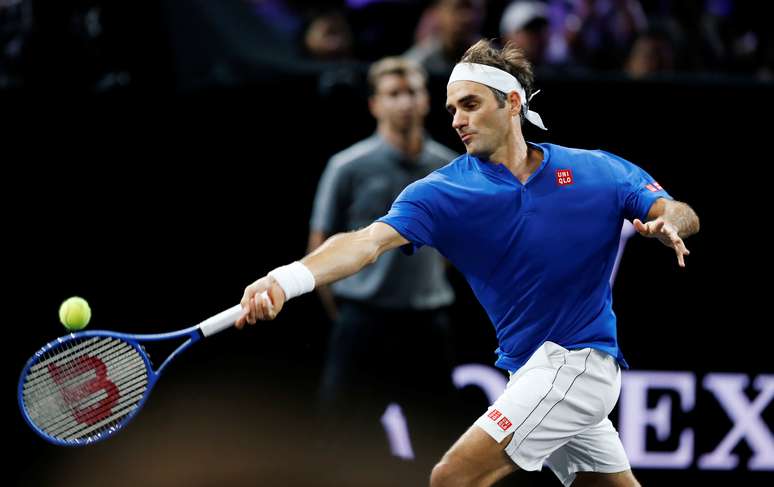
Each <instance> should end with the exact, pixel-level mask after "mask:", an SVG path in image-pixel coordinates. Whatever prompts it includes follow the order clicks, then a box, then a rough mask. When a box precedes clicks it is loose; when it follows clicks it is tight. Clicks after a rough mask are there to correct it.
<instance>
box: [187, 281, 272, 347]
mask: <svg viewBox="0 0 774 487" xmlns="http://www.w3.org/2000/svg"><path fill="white" fill-rule="evenodd" d="M261 298H263V299H264V300H266V301H268V302H269V305H271V300H270V299H269V294H268V293H267V292H266V291H264V292H262V293H261ZM244 313H245V311H244V309H243V308H242V305H241V304H237V305H236V306H232V307H230V308H229V309H227V310H226V311H221V312H220V313H218V314H216V315H215V316H212V317H210V318H207V319H206V320H204V321H202V322H201V323H199V329H200V330H201V331H202V335H204V336H205V337H209V336H212V335H214V334H216V333H218V332H221V331H223V330H225V329H226V328H231V327H232V326H234V322H235V321H236V320H238V319H239V317H240V316H242V315H243V314H244Z"/></svg>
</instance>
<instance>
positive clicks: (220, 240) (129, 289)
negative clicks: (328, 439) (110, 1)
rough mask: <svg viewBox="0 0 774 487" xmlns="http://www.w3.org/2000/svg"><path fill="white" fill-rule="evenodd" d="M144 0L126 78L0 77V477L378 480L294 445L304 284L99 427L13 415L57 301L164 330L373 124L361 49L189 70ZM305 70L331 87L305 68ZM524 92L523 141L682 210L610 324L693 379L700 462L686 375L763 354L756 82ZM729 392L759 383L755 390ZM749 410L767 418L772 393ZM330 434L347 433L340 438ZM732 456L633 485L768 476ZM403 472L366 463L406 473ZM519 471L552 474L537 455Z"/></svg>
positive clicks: (312, 333) (233, 271)
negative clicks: (278, 65)
mask: <svg viewBox="0 0 774 487" xmlns="http://www.w3.org/2000/svg"><path fill="white" fill-rule="evenodd" d="M157 8H158V7H157ZM156 13H158V15H157V16H155V17H154V16H148V17H144V18H145V20H146V21H147V23H145V24H144V25H145V28H146V29H145V30H143V31H141V30H137V31H134V33H135V34H136V35H138V36H139V39H140V40H139V41H138V43H136V44H135V46H134V47H133V48H132V50H131V54H130V55H126V56H124V57H123V58H119V59H122V60H124V61H127V60H128V62H129V64H128V65H131V63H132V62H135V63H136V64H135V66H142V69H135V70H134V71H133V73H134V78H133V79H134V80H135V81H134V83H133V84H132V85H130V86H128V87H119V88H117V89H113V90H108V91H106V92H99V91H94V90H90V89H88V90H87V89H82V88H83V86H85V85H84V84H82V83H79V82H75V81H73V82H72V83H71V84H69V85H68V83H69V82H68V79H69V78H68V75H67V74H68V72H69V71H68V70H65V71H57V73H59V74H58V75H57V76H55V78H56V79H52V78H49V77H47V75H46V72H47V69H52V73H53V68H50V66H51V63H48V64H45V66H46V69H43V68H41V69H36V70H34V71H33V72H35V73H36V74H35V76H33V77H35V78H36V79H37V80H39V81H40V83H37V84H36V83H32V82H31V83H27V84H25V85H23V86H18V87H12V88H7V89H4V90H2V91H0V114H1V115H0V118H1V119H2V121H1V122H0V145H1V146H2V152H0V158H1V160H2V162H3V165H2V167H3V177H2V186H3V192H2V194H3V196H2V198H3V208H4V211H3V214H4V220H5V221H7V222H9V223H10V225H6V226H5V231H4V232H3V241H4V248H5V251H4V254H5V258H4V260H3V270H4V272H3V276H4V277H5V281H6V286H8V289H9V290H10V292H9V293H7V294H6V297H5V301H6V303H5V309H10V310H11V316H10V317H9V321H8V322H7V323H6V330H7V333H6V341H5V347H6V350H7V351H6V353H5V356H6V357H5V360H6V366H5V367H3V370H4V371H5V372H4V377H5V381H4V384H5V386H4V389H5V390H6V391H7V393H6V395H5V400H4V405H5V406H6V408H7V411H8V416H7V421H6V422H5V424H6V435H7V436H6V438H8V439H9V440H10V441H9V442H8V445H7V446H8V448H10V449H11V455H10V456H8V455H6V458H7V459H8V458H10V459H11V460H12V461H11V462H10V463H7V464H6V467H5V475H6V478H7V479H8V481H5V482H3V483H5V484H8V483H10V484H11V485H14V484H16V485H70V486H72V485H202V486H206V485H382V483H380V482H378V481H374V480H373V477H369V473H368V472H360V471H359V470H358V466H357V465H352V464H349V463H347V458H348V456H349V455H350V453H351V452H350V451H348V450H347V449H342V450H341V451H327V452H325V453H324V454H320V453H319V452H318V450H316V449H315V448H314V447H313V446H314V445H313V443H314V441H313V440H312V439H311V438H312V437H313V436H314V435H313V433H314V426H315V420H314V410H313V408H314V397H315V393H316V387H317V384H318V379H319V374H320V367H321V364H322V360H323V358H324V354H325V346H326V345H325V344H326V340H327V333H328V331H329V327H330V323H329V322H328V321H327V319H326V318H325V315H324V313H323V310H322V308H321V306H320V304H319V302H318V300H317V298H316V297H315V296H314V295H308V296H303V297H301V298H298V299H297V300H294V301H292V302H291V303H289V304H288V306H287V307H286V309H285V310H284V311H283V313H282V315H281V316H280V317H279V318H278V319H277V320H276V321H274V322H270V323H263V324H260V325H259V326H256V327H253V328H250V329H248V330H246V331H242V332H236V331H228V332H226V333H223V334H221V335H219V336H217V337H214V338H212V339H211V340H208V341H207V342H206V343H202V344H201V345H199V346H197V347H195V348H194V349H191V350H189V351H188V352H186V354H184V355H182V356H181V357H180V358H179V359H178V360H176V361H175V362H174V363H173V364H172V365H171V366H170V368H169V369H168V370H167V372H166V373H165V376H164V377H163V378H162V379H161V381H160V383H159V384H158V387H157V389H156V390H155V391H154V394H153V396H152V397H151V399H150V400H149V402H148V403H147V405H146V407H145V409H144V410H143V412H142V413H141V414H140V415H139V416H138V417H137V418H136V419H135V420H134V422H133V423H132V424H131V425H130V426H129V427H128V428H127V429H126V430H125V431H124V432H122V433H121V434H120V435H117V436H116V437H115V438H112V439H111V440H109V441H107V442H105V443H102V444H99V445H95V446H92V447H88V448H79V449H65V448H60V447H53V446H50V445H47V444H46V443H44V442H43V441H42V440H40V439H39V438H38V437H37V436H35V435H34V434H33V433H32V432H31V431H30V430H29V429H28V428H27V427H26V425H25V424H24V422H23V421H22V419H21V416H20V415H19V413H18V410H17V406H16V404H15V402H16V395H15V393H14V394H12V392H11V391H15V387H16V383H17V381H18V373H19V372H20V371H21V369H22V367H23V365H24V363H25V361H26V360H27V359H28V358H29V356H30V355H32V353H33V352H34V351H36V350H37V349H38V348H39V347H41V346H42V345H43V344H44V343H46V342H48V341H50V340H51V339H54V338H55V337H57V336H59V335H61V334H63V332H64V330H63V328H61V325H60V324H59V323H58V320H57V308H58V306H59V304H60V303H61V301H62V300H63V299H65V298H67V297H69V296H71V295H79V296H83V297H85V298H86V299H88V301H89V302H90V304H91V307H92V310H93V320H92V323H91V324H90V328H94V329H97V328H105V329H112V330H118V331H126V332H133V333H150V332H161V331H171V330H175V329H178V328H182V327H184V326H188V325H191V324H195V323H197V322H198V321H200V320H202V319H204V318H206V317H207V316H210V315H211V314H214V313H216V312H218V311H220V310H221V309H225V308H227V307H229V306H231V305H233V304H235V303H236V302H237V301H238V300H239V298H240V297H241V293H242V291H243V289H244V287H245V286H246V285H247V284H249V283H250V282H252V281H253V280H254V279H256V278H258V277H260V276H261V275H263V274H264V273H265V272H267V271H268V270H270V269H272V268H273V267H275V266H278V265H282V264H285V263H287V262H289V261H291V260H295V259H298V258H299V257H301V256H302V255H303V253H304V250H305V246H306V236H307V223H308V218H309V215H310V211H311V203H312V196H313V193H314V190H315V187H316V183H317V180H318V178H319V175H320V173H321V172H322V169H323V167H324V164H325V162H326V160H327V158H328V157H329V156H330V155H331V154H333V153H334V152H336V151H338V150H341V149H343V148H345V147H347V146H348V145H349V144H351V143H353V142H355V141H357V140H359V139H360V138H363V137H365V136H368V135H369V134H370V133H372V131H373V129H374V123H373V121H372V119H371V118H370V115H369V114H368V112H367V111H366V108H365V95H364V93H363V90H362V89H361V88H357V86H359V85H358V84H357V83H350V82H348V81H346V80H348V79H355V80H358V79H361V77H362V74H363V67H362V66H354V67H352V66H350V67H348V68H347V69H346V70H344V72H345V73H346V74H345V75H342V74H335V73H338V72H339V71H340V70H339V68H338V67H334V68H331V67H322V68H319V69H317V68H315V70H312V71H310V72H309V73H298V72H294V73H289V72H288V71H287V70H274V71H272V70H269V69H261V68H260V67H256V66H259V65H257V64H253V65H251V66H252V68H251V69H254V70H255V72H249V73H247V74H245V73H244V72H241V71H240V76H239V77H238V80H239V82H235V83H219V82H218V83H215V82H212V83H210V82H207V83H204V85H203V86H199V87H197V88H196V89H189V85H188V84H187V83H186V82H185V80H183V81H181V79H182V78H183V77H182V76H181V75H180V73H181V71H180V70H177V69H174V68H173V65H174V63H175V62H176V61H175V60H179V59H180V55H179V54H174V52H175V51H174V49H173V48H172V47H170V46H173V45H174V42H173V41H169V39H170V37H173V36H170V34H169V32H168V30H167V27H165V26H164V25H163V22H164V19H166V18H167V17H164V16H163V15H161V13H159V12H158V11H156ZM124 20H125V19H124ZM126 23H128V21H127V22H126ZM205 38H206V37H205ZM162 41H164V42H162ZM159 46H166V47H159ZM43 51H44V52H45V53H47V54H49V55H51V56H52V58H51V60H52V63H53V62H54V61H56V62H59V63H62V65H61V66H59V67H60V68H61V67H62V66H65V67H67V66H71V65H68V64H67V63H68V62H70V61H67V60H62V59H61V58H60V57H58V56H56V55H55V54H56V53H55V52H53V53H52V51H51V46H48V47H46V48H44V49H43ZM73 69H75V68H73ZM331 72H333V73H334V74H332V75H331V74H330V73H331ZM320 73H323V74H325V73H329V75H330V76H332V77H333V79H334V82H333V83H331V84H330V85H325V84H324V83H321V82H320V79H321V78H320V76H319V75H320ZM194 78H196V77H195V76H192V77H190V78H189V80H190V79H194ZM342 78H343V79H344V80H345V81H343V82H342V81H341V80H342ZM193 84H196V83H193ZM444 85H445V81H444V80H442V79H434V80H432V85H431V91H432V95H433V99H432V101H433V112H432V113H431V116H430V125H429V131H430V133H431V134H432V135H433V136H434V137H435V138H437V139H438V140H440V141H442V142H444V143H446V144H447V145H449V146H450V147H452V148H454V149H455V150H457V151H461V150H462V149H463V147H462V145H461V143H460V142H459V141H458V140H456V136H455V135H454V133H453V131H452V130H451V129H450V127H449V125H450V120H449V119H448V115H447V114H446V113H445V112H444V110H443V107H442V100H443V95H444ZM538 87H539V88H542V89H543V90H544V91H543V93H542V94H541V95H540V96H539V97H538V98H536V101H535V103H534V108H535V109H536V110H538V111H540V113H541V115H542V116H543V119H544V120H545V121H546V124H547V126H548V127H549V129H550V131H549V132H547V133H542V132H539V131H538V130H536V129H535V130H533V129H531V128H528V129H526V136H527V138H528V139H529V140H533V141H547V142H553V143H558V144H561V145H567V146H576V147H582V148H600V149H604V150H607V151H610V152H613V153H616V154H619V155H621V156H623V157H625V158H627V159H629V160H631V161H633V162H635V163H637V164H639V165H640V166H641V167H643V168H644V169H646V170H647V171H648V172H650V173H651V174H652V175H654V177H656V179H657V180H658V181H659V183H661V185H662V186H663V187H664V188H665V189H667V191H669V192H670V193H671V194H672V195H673V196H674V197H676V198H677V199H679V200H683V201H686V202H688V203H689V204H691V205H692V206H693V208H694V209H695V210H696V212H697V213H698V214H699V216H700V217H701V224H702V229H701V233H700V234H699V235H697V236H695V237H692V238H690V239H689V240H688V241H687V245H688V248H689V249H690V250H691V255H690V257H688V259H687V264H688V265H687V268H686V269H679V268H678V267H677V264H676V262H675V258H674V255H673V253H672V252H671V251H670V250H668V249H666V248H664V247H662V246H661V245H659V244H658V243H657V242H655V241H648V240H646V239H643V238H638V237H635V238H633V239H632V240H630V242H629V244H628V246H627V247H626V251H625V254H624V258H623V261H622V263H621V266H620V269H619V273H618V278H617V281H616V284H615V287H614V294H615V309H616V311H617V315H618V318H619V337H620V343H621V346H622V348H623V350H624V353H625V354H626V357H627V359H628V361H629V363H630V364H631V366H632V367H633V369H636V370H674V371H692V372H695V373H696V374H697V401H696V402H697V405H696V408H695V410H694V411H693V412H691V413H687V414H683V413H680V412H679V411H677V410H675V411H674V413H675V414H674V415H673V435H672V436H673V437H674V436H675V434H674V432H675V431H679V430H680V429H682V428H683V427H686V426H690V427H692V428H694V430H695V431H696V456H697V457H698V455H700V454H702V453H706V452H709V451H711V450H713V449H714V448H715V447H716V446H717V444H718V443H719V442H720V440H721V439H722V438H723V437H724V436H725V434H726V433H727V432H728V431H729V430H730V428H731V426H732V425H731V422H730V420H729V419H728V418H727V416H726V415H725V413H724V412H723V409H722V408H721V407H720V405H719V404H718V403H717V401H716V400H715V399H714V398H713V396H712V395H710V394H709V393H708V392H706V391H704V390H703V389H702V388H701V385H700V384H701V379H702V378H703V377H704V375H705V374H707V373H711V372H742V373H746V374H748V375H749V376H750V378H751V379H753V378H754V377H755V376H757V375H759V374H764V373H765V374H771V373H773V372H774V366H773V365H772V359H771V353H770V350H769V349H770V341H769V340H768V337H769V336H770V333H769V328H770V327H771V319H770V311H769V308H770V306H769V305H770V301H771V299H770V285H769V276H770V271H771V265H770V249H771V246H770V244H769V240H768V238H769V237H768V233H769V232H768V228H767V227H768V226H769V215H768V214H769V211H768V201H769V199H770V198H769V197H768V196H769V195H768V192H769V191H770V188H771V187H772V182H771V181H772V178H774V172H773V171H772V169H771V168H770V166H771V161H772V155H771V150H770V148H769V145H770V139H771V137H772V130H771V121H770V117H771V113H772V108H774V90H773V89H772V85H771V84H769V83H765V82H760V81H753V80H750V79H745V78H741V77H730V76H722V75H718V76H707V75H703V76H682V77H677V78H674V79H660V80H656V81H648V82H632V81H627V80H624V79H620V78H618V77H616V76H596V77H592V78H590V77H581V78H560V77H546V78H545V79H543V80H540V79H539V80H538ZM566 258H572V256H566ZM451 279H452V281H453V283H454V284H455V287H456V289H457V293H458V301H457V303H456V304H455V306H454V309H453V316H454V322H453V330H454V333H455V344H456V348H455V356H454V359H455V362H456V363H458V364H466V363H483V364H491V363H492V362H493V360H494V355H493V353H492V351H493V350H494V348H495V346H496V344H495V340H494V334H493V330H492V327H491V324H490V323H489V322H488V320H487V319H486V316H485V315H484V313H483V311H482V310H481V309H480V308H479V307H478V305H477V303H475V301H474V298H473V297H472V295H471V293H470V291H469V289H468V288H467V286H466V285H465V284H464V281H463V280H462V279H461V277H460V276H459V275H458V274H456V272H455V271H451ZM569 285H572V284H571V283H570V284H569ZM397 359H398V358H397V357H396V360H397ZM385 365H386V366H388V365H389V364H385ZM462 392H463V396H464V399H465V406H464V414H466V415H468V419H469V421H468V422H472V421H473V420H474V419H475V418H476V417H477V416H478V414H480V413H481V412H482V411H483V410H484V409H485V408H486V406H487V403H486V400H485V397H484V396H483V394H481V393H480V392H479V391H478V390H465V391H462ZM747 392H748V395H749V397H750V398H753V397H755V394H756V392H755V390H754V389H752V388H750V389H749V390H748V391H747ZM674 399H676V396H675V397H674ZM673 403H675V401H673ZM673 407H675V408H676V407H677V406H673ZM764 419H765V421H766V423H767V424H768V425H769V428H771V425H772V424H774V408H772V407H771V406H769V407H768V408H767V410H766V411H765V412H764ZM409 426H410V428H416V429H418V430H420V431H421V425H420V426H414V425H409ZM348 438H349V440H350V447H351V448H352V451H355V450H357V448H358V438H357V435H356V434H352V435H351V436H349V437H348ZM675 441H676V440H675ZM654 445H655V446H653V449H654V450H657V449H659V448H663V449H664V450H670V449H674V447H675V446H676V444H669V443H666V444H661V445H660V446H659V445H658V444H654ZM735 452H736V453H738V454H739V455H740V458H741V460H740V466H739V467H737V468H736V469H735V470H732V471H729V472H707V471H699V470H697V469H696V468H695V466H694V467H692V468H690V469H689V470H686V471H673V470H652V469H635V473H636V475H637V476H638V478H639V480H640V481H641V482H642V483H643V485H683V484H685V483H686V482H689V481H691V482H697V483H705V482H710V481H713V480H719V482H720V483H722V484H726V483H730V482H736V483H738V484H739V485H771V482H772V480H774V476H773V475H772V473H771V472H749V471H747V468H746V464H747V459H748V458H749V456H750V449H749V447H748V446H747V445H746V443H745V442H744V441H743V442H741V443H740V444H739V445H737V447H736V449H735ZM326 455H327V456H326ZM400 472H401V471H400V470H399V469H398V470H393V471H392V473H393V474H394V475H395V477H393V478H384V477H382V480H381V481H383V482H384V485H402V484H403V483H402V481H400V479H401V477H400ZM371 473H372V472H371ZM364 479H367V480H364ZM516 481H518V482H519V485H522V484H523V485H530V484H531V485H558V483H557V482H556V480H555V479H554V478H553V475H552V474H551V473H550V472H548V471H544V472H543V473H542V474H530V475H524V474H518V475H517V476H515V477H514V479H512V480H511V482H514V483H515V482H516ZM509 485H510V484H509Z"/></svg>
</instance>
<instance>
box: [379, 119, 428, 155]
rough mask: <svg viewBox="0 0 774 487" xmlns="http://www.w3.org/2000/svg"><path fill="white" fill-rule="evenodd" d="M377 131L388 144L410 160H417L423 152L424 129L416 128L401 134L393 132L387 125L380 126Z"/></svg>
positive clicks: (396, 131)
mask: <svg viewBox="0 0 774 487" xmlns="http://www.w3.org/2000/svg"><path fill="white" fill-rule="evenodd" d="M377 131H378V132H379V135H381V136H382V137H383V138H384V140H386V141H387V143H388V144H390V145H391V146H393V147H395V149H397V150H398V151H399V152H400V153H401V154H403V155H404V156H406V157H407V158H409V159H416V158H417V157H418V156H419V153H420V152H421V151H422V139H423V135H424V131H423V129H422V127H414V128H412V129H410V130H408V131H406V132H401V131H398V130H392V129H390V128H389V127H387V126H386V125H380V126H379V127H378V129H377Z"/></svg>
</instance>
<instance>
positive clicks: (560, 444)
mask: <svg viewBox="0 0 774 487" xmlns="http://www.w3.org/2000/svg"><path fill="white" fill-rule="evenodd" d="M620 391H621V370H620V368H619V366H618V363H617V362H616V360H615V359H614V358H613V357H611V356H610V355H608V354H606V353H603V352H600V351H599V350H594V349H591V348H584V349H581V350H572V351H569V350H567V349H566V348H564V347H562V346H559V345H557V344H556V343H553V342H545V343H544V344H543V345H542V346H541V347H540V348H538V349H537V351H535V353H534V354H533V355H532V357H530V359H529V360H528V361H527V363H526V364H524V366H523V367H521V368H520V369H519V370H518V371H516V373H514V374H513V375H511V379H510V381H509V382H508V386H507V387H506V389H505V392H503V394H502V395H501V396H500V397H499V398H497V400H496V401H495V403H494V404H493V405H492V406H491V407H490V408H489V409H488V410H487V412H486V413H485V414H484V415H482V416H481V417H480V418H478V420H476V423H475V424H476V425H477V426H479V427H480V428H481V429H483V430H484V431H486V432H487V433H488V434H489V436H491V437H492V438H494V440H495V441H497V442H498V443H499V442H501V441H503V439H505V437H507V436H508V435H510V434H511V433H513V438H512V439H511V441H510V443H509V444H508V446H506V448H505V452H506V453H507V454H508V456H509V457H510V458H511V459H512V460H513V461H514V462H515V463H516V465H518V466H519V467H520V468H521V469H523V470H541V469H542V467H543V464H544V463H545V465H547V466H548V467H549V468H550V469H551V470H552V471H553V472H554V473H555V474H556V476H557V477H559V480H561V481H562V483H563V484H564V485H570V484H572V482H573V480H574V479H575V474H576V472H604V473H613V472H622V471H625V470H629V468H630V466H629V461H628V460H627V458H626V453H625V452H624V449H623V445H622V444H621V440H620V438H619V437H618V432H617V431H616V430H615V427H613V423H611V422H610V420H609V419H608V418H607V415H608V414H610V411H612V409H613V407H614V406H615V403H616V402H617V401H618V395H619V393H620Z"/></svg>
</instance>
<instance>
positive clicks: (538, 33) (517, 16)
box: [500, 0, 550, 68]
mask: <svg viewBox="0 0 774 487" xmlns="http://www.w3.org/2000/svg"><path fill="white" fill-rule="evenodd" d="M549 27H550V26H549V19H548V7H547V6H546V4H545V3H543V2H538V1H531V0H526V1H522V0H516V1H515V2H511V3H510V4H509V5H508V7H507V8H506V9H505V11H504V12H503V15H502V18H501V19H500V35H501V37H502V41H503V43H505V42H508V41H510V42H512V43H513V45H514V46H516V47H518V48H519V49H521V50H522V51H523V52H524V54H525V55H526V56H527V59H529V61H530V62H531V63H532V65H533V66H534V67H535V68H538V67H540V66H542V65H543V64H544V63H545V62H546V60H547V59H546V57H547V50H548V43H549V40H550V30H549Z"/></svg>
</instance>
